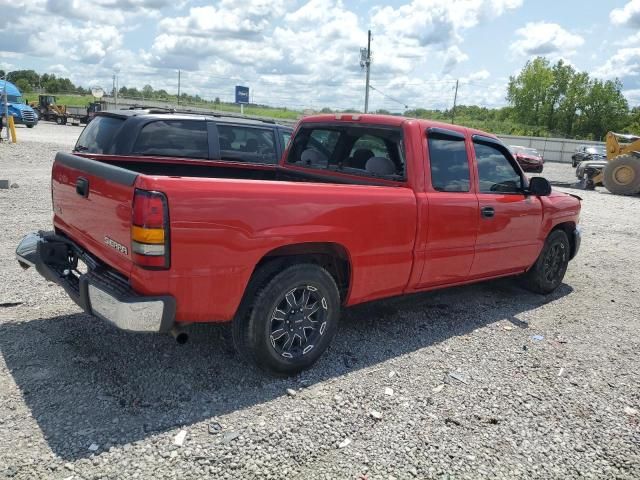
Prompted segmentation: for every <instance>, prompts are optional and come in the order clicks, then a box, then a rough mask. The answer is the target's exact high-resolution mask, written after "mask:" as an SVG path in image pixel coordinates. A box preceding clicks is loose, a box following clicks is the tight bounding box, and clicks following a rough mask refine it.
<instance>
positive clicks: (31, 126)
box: [27, 125, 35, 128]
mask: <svg viewBox="0 0 640 480" xmlns="http://www.w3.org/2000/svg"><path fill="white" fill-rule="evenodd" d="M34 126H35V125H27V128H33V127H34Z"/></svg>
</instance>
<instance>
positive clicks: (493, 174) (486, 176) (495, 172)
mask: <svg viewBox="0 0 640 480" xmlns="http://www.w3.org/2000/svg"><path fill="white" fill-rule="evenodd" d="M473 148H474V150H475V154H476V163H477V165H478V180H479V184H480V192H481V193H522V188H523V187H522V177H521V176H520V172H519V171H518V170H517V169H516V168H515V167H514V166H513V164H512V163H511V161H510V160H509V158H508V157H507V154H506V153H505V152H504V151H503V150H502V149H499V148H497V147H495V146H493V145H489V144H486V143H480V142H474V144H473Z"/></svg>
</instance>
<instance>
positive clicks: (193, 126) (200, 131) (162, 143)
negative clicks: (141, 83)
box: [92, 120, 209, 158]
mask: <svg viewBox="0 0 640 480" xmlns="http://www.w3.org/2000/svg"><path fill="white" fill-rule="evenodd" d="M92 123H93V122H92ZM131 153H132V154H134V155H145V156H146V155H149V156H159V157H186V158H209V141H208V137H207V124H206V122H204V121H198V120H156V121H153V122H150V123H148V124H146V125H145V126H144V127H142V130H141V131H140V134H139V135H138V138H137V139H136V143H135V145H134V146H133V150H132V152H131Z"/></svg>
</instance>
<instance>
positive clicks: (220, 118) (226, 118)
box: [96, 108, 291, 129]
mask: <svg viewBox="0 0 640 480" xmlns="http://www.w3.org/2000/svg"><path fill="white" fill-rule="evenodd" d="M96 116H108V117H120V118H130V117H143V116H144V117H152V118H157V119H158V120H161V119H166V118H169V117H170V118H172V119H174V120H212V121H215V122H217V123H235V124H238V123H240V124H246V125H260V126H265V124H267V125H278V126H279V127H284V128H288V129H290V128H291V127H289V126H287V125H282V124H279V123H276V121H275V120H271V119H260V118H253V117H246V116H242V115H237V116H236V115H232V114H230V115H225V114H217V113H204V112H203V113H200V112H188V111H174V110H169V109H159V108H131V109H129V108H128V109H122V110H103V111H101V112H97V113H96Z"/></svg>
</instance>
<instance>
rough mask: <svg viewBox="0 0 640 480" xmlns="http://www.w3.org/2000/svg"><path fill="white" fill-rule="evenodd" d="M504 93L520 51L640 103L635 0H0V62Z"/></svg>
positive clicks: (446, 104)
mask: <svg viewBox="0 0 640 480" xmlns="http://www.w3.org/2000/svg"><path fill="white" fill-rule="evenodd" d="M369 29H370V30H371V31H372V37H373V40H372V44H371V50H372V64H371V86H372V90H371V91H370V110H377V109H387V110H391V111H402V110H404V109H405V108H407V107H408V108H440V109H443V108H450V107H451V105H452V104H453V99H454V94H455V85H456V81H458V86H459V87H458V104H467V105H480V106H486V107H500V106H503V105H505V104H506V100H505V95H506V85H507V82H508V80H509V76H511V75H516V74H517V73H518V72H519V71H520V70H521V69H522V67H523V66H524V64H525V63H526V61H527V60H528V59H531V58H534V57H535V56H538V55H542V56H546V57H547V58H549V59H550V60H551V61H554V62H555V61H557V60H559V59H563V60H564V61H565V62H568V63H570V64H571V65H573V66H574V67H575V68H576V69H578V70H580V71H586V72H588V73H589V74H590V75H591V76H593V77H597V78H601V79H614V78H619V79H620V80H621V81H622V83H623V91H624V93H625V96H626V97H627V99H628V100H629V103H630V105H632V106H634V105H640V0H598V1H596V0H554V1H551V0H446V1H443V0H386V1H385V0H350V1H347V0H242V1H237V0H217V1H198V0H191V1H189V0H93V1H89V0H0V68H1V69H4V70H17V69H34V70H36V71H38V72H41V73H44V72H50V73H55V74H56V75H59V76H64V77H69V78H70V79H71V80H72V81H73V82H74V83H75V84H77V85H82V86H85V87H93V86H101V87H103V88H104V89H105V90H110V89H111V87H112V82H113V79H112V78H113V74H114V72H118V83H119V85H120V86H127V87H137V88H138V89H140V88H141V87H143V86H144V85H145V84H149V85H151V86H152V87H153V88H155V89H160V88H164V89H166V90H167V91H169V92H175V91H176V90H177V84H178V70H180V71H181V86H182V91H183V92H187V93H189V94H199V95H200V96H202V97H204V98H207V99H213V98H215V97H219V98H220V99H221V100H223V101H232V100H233V96H234V86H235V85H245V86H248V87H249V88H250V92H251V93H250V94H251V98H252V101H253V102H255V103H262V104H266V105H273V106H287V107H289V108H293V109H316V110H317V109H320V108H322V107H332V108H356V109H362V108H363V103H364V90H365V87H364V82H365V74H364V71H363V69H362V68H361V66H360V48H361V47H365V46H366V43H367V30H369Z"/></svg>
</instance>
